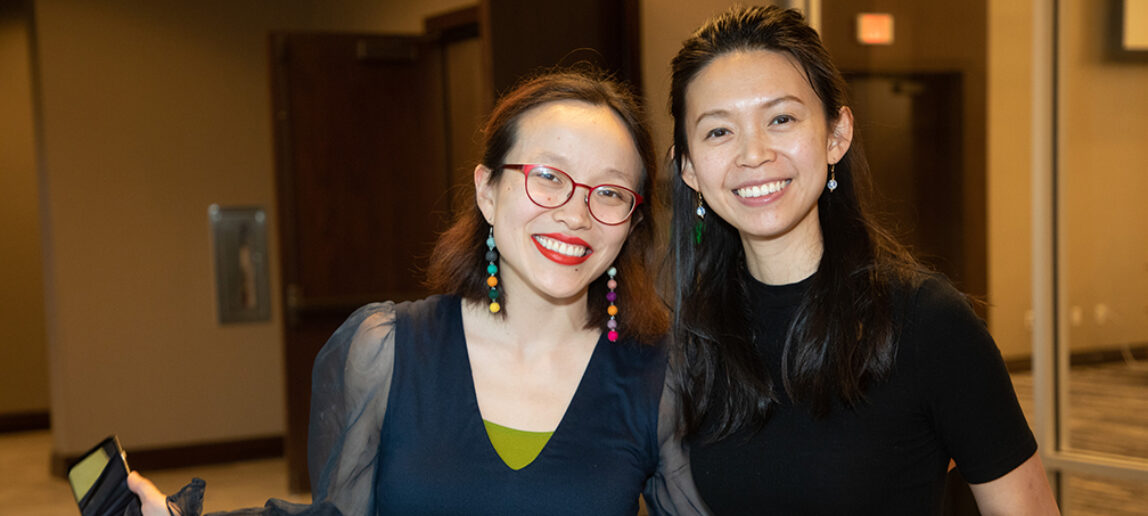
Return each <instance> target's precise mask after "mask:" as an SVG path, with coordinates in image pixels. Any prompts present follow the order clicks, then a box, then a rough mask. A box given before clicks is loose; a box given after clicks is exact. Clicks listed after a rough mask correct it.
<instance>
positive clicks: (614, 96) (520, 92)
mask: <svg viewBox="0 0 1148 516" xmlns="http://www.w3.org/2000/svg"><path fill="white" fill-rule="evenodd" d="M562 100H574V101H579V102H585V103H587V104H591V105H594V106H604V107H607V108H610V109H611V110H612V111H613V112H614V113H616V114H617V115H618V117H619V118H621V119H622V121H623V123H624V124H625V126H626V128H627V129H628V130H629V133H630V136H631V137H632V138H633V140H634V146H635V147H636V148H637V149H638V154H639V156H640V158H641V161H642V166H643V170H642V174H641V180H640V184H639V188H638V193H639V194H641V195H642V197H644V198H645V202H643V203H642V204H639V205H638V207H637V208H636V209H635V210H634V214H633V216H632V218H631V221H630V224H632V225H633V230H632V231H631V232H630V235H629V237H628V238H627V239H626V242H625V244H623V246H622V250H621V251H620V252H619V253H618V257H617V258H616V259H615V260H614V267H616V268H617V270H618V276H617V280H618V289H617V293H618V299H619V301H618V306H619V308H620V309H621V310H620V311H619V314H618V317H617V319H618V323H619V325H620V327H619V330H620V333H622V335H628V336H634V337H637V338H638V339H639V340H642V341H644V342H651V341H652V340H653V339H654V338H656V337H658V336H659V335H661V334H663V333H664V332H665V331H666V328H667V326H668V324H669V322H668V319H669V315H668V313H667V310H666V307H665V303H664V302H662V300H661V299H660V298H659V297H658V296H657V293H656V290H655V288H654V280H653V279H652V277H651V272H650V264H651V263H652V261H651V258H652V257H653V247H654V246H653V245H652V244H653V242H654V239H655V235H657V231H656V227H655V219H654V216H653V212H652V210H653V206H655V205H656V204H657V200H656V199H655V196H656V193H655V188H654V184H655V181H656V179H657V161H656V157H655V153H654V144H653V139H652V138H651V136H650V131H649V128H648V127H647V125H646V120H645V113H644V112H643V110H642V108H641V105H640V104H639V102H638V100H637V98H636V97H635V96H634V94H633V93H631V92H630V90H629V89H628V87H627V86H625V85H624V84H622V83H620V82H618V81H616V80H614V79H613V78H611V77H609V76H608V75H606V74H605V73H604V72H602V71H600V70H597V69H595V68H592V67H589V66H580V67H578V68H569V69H560V70H550V71H545V72H541V73H539V74H537V75H534V76H531V77H528V78H526V79H524V80H522V81H521V82H519V83H518V84H517V85H516V86H515V87H514V88H512V89H511V90H510V91H509V92H507V93H506V94H504V95H503V96H502V97H501V98H500V99H499V100H498V102H497V103H496V104H495V106H494V109H493V110H492V111H491V114H490V116H489V118H488V119H487V121H486V124H485V126H484V127H483V130H482V149H483V155H482V164H483V165H484V166H486V167H487V168H489V169H490V170H491V174H490V178H489V181H491V182H496V181H498V180H499V178H501V177H502V174H503V169H502V166H503V165H505V164H506V162H505V159H506V154H507V153H508V152H510V149H511V148H512V147H513V146H514V143H515V141H516V138H517V136H518V135H517V129H518V121H519V120H521V118H522V117H523V115H525V114H526V113H527V112H529V111H530V110H532V109H534V108H537V107H540V106H542V105H544V104H547V103H549V102H556V101H562ZM469 193H470V196H471V198H472V199H473V198H474V187H473V186H471V187H470V188H469ZM489 230H490V225H489V224H487V222H486V220H485V219H484V218H483V216H482V211H480V210H479V208H478V205H477V203H476V204H474V205H473V206H472V207H471V209H469V210H462V211H461V212H459V214H458V216H457V217H456V218H455V221H454V222H453V223H452V225H451V227H450V228H449V229H447V230H446V231H445V232H444V233H443V234H442V235H441V236H440V237H439V239H438V242H437V243H436V245H435V249H434V252H433V253H432V254H431V259H430V266H429V267H428V271H427V284H428V286H429V287H430V288H431V289H432V290H433V291H435V292H440V293H452V294H456V295H458V296H459V297H462V298H463V299H467V300H472V301H478V302H484V303H485V302H489V299H488V298H487V291H488V290H489V287H488V286H487V285H486V278H487V276H488V274H487V273H486V264H487V262H486V260H485V258H484V256H485V254H486V243H485V242H486V237H487V234H488V232H489ZM607 281H608V278H607V277H606V275H605V274H603V275H602V276H601V277H599V278H597V279H595V280H594V281H593V282H592V283H591V284H590V288H589V295H588V301H587V310H588V314H589V320H588V321H587V322H586V327H587V328H594V327H598V328H605V326H606V321H607V320H608V319H609V318H610V316H609V315H608V314H607V313H606V308H607V307H608V306H609V301H607V300H606V293H607V292H608V291H609V289H608V288H607V287H606V283H607ZM508 301H509V299H508V296H506V295H505V294H503V296H501V297H500V298H499V303H500V304H501V305H502V311H501V312H499V315H500V316H505V314H506V312H507V310H508V309H512V308H510V307H508V304H509V303H508Z"/></svg>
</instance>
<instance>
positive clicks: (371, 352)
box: [307, 302, 395, 515]
mask: <svg viewBox="0 0 1148 516" xmlns="http://www.w3.org/2000/svg"><path fill="white" fill-rule="evenodd" d="M394 327H395V305H394V303H391V302H387V303H373V304H370V305H367V306H364V307H362V308H360V309H358V310H357V311H355V313H353V314H351V316H350V317H349V318H348V319H347V321H346V322H344V323H343V325H342V326H340V327H339V329H338V330H336V331H335V334H334V335H332V336H331V338H330V339H329V340H328V341H327V344H326V345H325V346H323V349H322V350H320V351H319V354H318V356H317V357H316V358H315V365H314V368H313V369H312V374H311V420H310V426H309V433H308V439H307V459H308V469H309V472H310V474H311V496H312V499H313V503H315V504H323V503H327V504H330V505H334V506H335V507H337V508H338V509H339V511H340V512H342V513H343V514H348V515H349V514H374V512H375V502H376V501H375V499H374V492H375V490H374V480H375V466H376V461H377V460H378V449H379V439H380V437H381V430H382V425H383V416H384V415H385V414H386V410H387V399H388V396H389V394H390V389H391V378H392V376H393V373H394V362H395V348H394V346H395V333H394Z"/></svg>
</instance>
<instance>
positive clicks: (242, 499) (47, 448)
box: [0, 431, 311, 516]
mask: <svg viewBox="0 0 1148 516" xmlns="http://www.w3.org/2000/svg"><path fill="white" fill-rule="evenodd" d="M51 449H52V436H51V434H50V433H49V432H47V431H41V432H24V433H13V434H0V515H3V516H9V515H19V516H74V515H76V514H78V511H77V510H76V502H75V501H74V500H73V499H72V492H71V490H70V489H69V488H68V483H67V482H66V481H64V480H63V479H59V478H55V477H53V476H51V475H49V474H48V458H49V456H50V455H51ZM129 461H130V451H129ZM141 473H143V474H145V475H146V476H148V478H150V479H151V480H152V481H153V482H155V484H156V485H157V486H158V487H159V488H160V490H161V491H164V492H165V493H168V494H171V493H174V492H176V491H178V490H179V488H180V487H183V485H184V484H186V483H187V482H188V481H189V480H190V479H191V478H192V477H193V476H197V477H199V478H202V479H204V480H206V481H207V496H206V498H205V499H204V512H210V511H221V510H228V509H239V508H243V507H262V506H263V504H264V503H266V502H267V499H268V498H282V499H285V500H288V501H292V502H298V503H306V502H309V501H310V500H311V497H310V496H309V495H304V496H298V495H294V496H292V495H290V494H288V492H287V473H286V466H285V464H284V461H283V459H267V460H257V461H249V462H239V463H234V464H225V465H218V466H197V467H195V468H188V469H170V470H163V471H155V472H150V473H149V472H147V471H141Z"/></svg>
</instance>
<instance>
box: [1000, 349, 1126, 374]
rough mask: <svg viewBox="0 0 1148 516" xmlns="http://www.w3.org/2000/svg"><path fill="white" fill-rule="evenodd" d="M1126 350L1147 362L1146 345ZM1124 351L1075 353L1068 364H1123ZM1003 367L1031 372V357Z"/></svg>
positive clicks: (1015, 360) (1102, 350)
mask: <svg viewBox="0 0 1148 516" xmlns="http://www.w3.org/2000/svg"><path fill="white" fill-rule="evenodd" d="M1127 349H1128V351H1129V352H1130V353H1131V355H1132V357H1133V358H1135V359H1136V360H1148V344H1139V345H1135V346H1128V348H1127ZM1124 350H1125V348H1124V347H1119V348H1106V349H1092V350H1088V351H1077V352H1075V353H1072V354H1070V355H1069V358H1068V360H1069V362H1068V363H1069V365H1070V366H1072V367H1077V366H1090V365H1100V364H1107V363H1112V362H1123V361H1124V360H1125V357H1124ZM1005 367H1006V368H1008V372H1010V373H1025V372H1028V371H1031V370H1032V355H1028V356H1024V357H1019V358H1010V359H1008V360H1005Z"/></svg>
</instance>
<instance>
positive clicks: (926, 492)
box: [690, 278, 1036, 516]
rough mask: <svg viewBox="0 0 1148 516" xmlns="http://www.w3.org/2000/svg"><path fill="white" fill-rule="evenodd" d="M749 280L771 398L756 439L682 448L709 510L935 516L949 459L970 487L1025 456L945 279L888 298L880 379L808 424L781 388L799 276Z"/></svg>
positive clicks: (976, 335) (1026, 445)
mask: <svg viewBox="0 0 1148 516" xmlns="http://www.w3.org/2000/svg"><path fill="white" fill-rule="evenodd" d="M749 282H750V289H749V290H750V301H751V303H752V306H753V308H754V312H755V313H756V314H757V315H758V317H757V320H755V321H754V324H753V326H754V331H755V334H754V335H755V345H756V346H757V349H758V352H759V353H760V354H761V356H762V357H763V367H766V368H768V370H769V373H770V375H771V378H772V379H773V381H774V383H775V385H776V390H775V392H778V393H779V396H780V401H779V403H776V404H774V405H773V407H772V409H771V412H770V415H769V418H768V420H767V422H766V424H765V427H764V428H763V429H762V430H760V431H758V432H756V433H752V432H748V431H743V432H741V433H739V434H737V435H734V436H733V437H730V438H728V439H724V440H722V441H719V442H716V443H712V444H705V443H704V442H702V441H701V440H700V439H698V438H697V437H695V438H692V439H691V440H690V441H691V453H690V459H691V462H692V466H691V467H692V471H693V475H694V480H695V481H696V483H697V487H698V490H699V491H700V492H701V495H702V498H703V499H704V500H705V501H706V503H707V504H708V505H709V506H710V508H711V509H713V511H714V512H715V513H716V514H738V515H740V514H764V513H769V514H881V515H899V514H905V515H914V516H917V515H928V514H939V513H940V504H941V495H942V492H943V489H944V483H945V475H946V472H947V469H948V464H949V459H950V458H953V459H954V460H955V461H956V463H957V467H958V468H959V469H960V471H961V473H962V474H963V475H964V477H965V478H966V479H967V480H968V481H969V482H970V483H982V482H987V481H990V480H994V479H996V478H999V477H1001V476H1003V475H1004V474H1005V473H1008V472H1009V471H1012V470H1013V469H1014V468H1016V467H1017V466H1019V465H1020V464H1021V463H1023V462H1024V461H1025V460H1027V459H1028V458H1029V457H1031V456H1032V455H1033V453H1035V451H1036V440H1035V439H1034V438H1033V435H1032V432H1031V430H1030V429H1029V427H1028V424H1027V423H1026V422H1025V419H1024V414H1023V413H1022V412H1021V409H1020V406H1019V404H1018V403H1017V399H1016V394H1015V392H1014V391H1013V388H1012V383H1011V381H1010V380H1009V376H1008V373H1007V371H1006V370H1005V367H1004V362H1003V360H1002V359H1001V355H1000V352H999V351H998V350H997V347H996V344H995V343H994V342H993V340H992V337H991V336H990V335H989V334H988V331H987V330H986V328H985V324H984V322H983V321H981V320H980V319H979V318H977V316H976V314H975V313H973V311H972V309H971V308H970V307H969V305H968V303H967V302H966V301H965V298H964V297H963V296H962V295H961V294H960V293H958V292H957V291H956V290H955V289H954V288H953V287H952V286H951V285H949V284H948V282H947V281H943V280H939V279H935V278H930V279H928V280H926V281H925V282H924V283H923V284H922V285H921V287H919V288H917V289H916V290H915V291H910V290H909V289H905V290H906V291H905V292H901V293H899V294H898V295H896V296H895V303H896V305H895V306H896V307H897V310H898V320H899V321H902V324H903V327H902V333H901V338H900V339H899V341H898V343H897V351H896V358H895V362H894V367H893V371H892V373H891V374H890V376H889V377H888V379H887V380H885V381H883V382H880V383H877V384H874V385H872V386H870V387H869V388H868V389H867V391H866V393H865V401H864V402H862V403H861V404H859V405H857V406H855V407H853V408H847V407H845V406H844V405H843V404H841V403H840V402H838V403H836V404H835V405H834V406H833V408H832V410H831V411H830V412H829V414H827V415H826V416H823V417H822V418H819V419H815V418H814V417H813V416H812V415H811V412H810V409H809V407H808V406H807V405H805V404H796V405H795V404H793V403H792V402H791V401H790V399H789V398H788V397H787V396H786V395H785V389H784V387H782V385H781V353H782V349H783V345H784V343H783V340H784V338H785V334H786V331H787V330H788V328H789V324H790V322H791V321H792V320H793V317H794V315H795V312H796V310H797V306H798V304H799V303H800V300H801V297H802V295H803V293H804V291H805V289H806V288H807V286H808V284H809V280H805V281H802V282H800V283H796V284H793V285H784V286H769V285H764V284H761V283H758V282H756V281H753V280H749ZM719 383H720V382H719ZM715 396H724V392H722V390H721V389H720V388H719V389H718V390H716V391H715ZM704 426H705V425H703V428H704ZM703 433H704V432H703Z"/></svg>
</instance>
